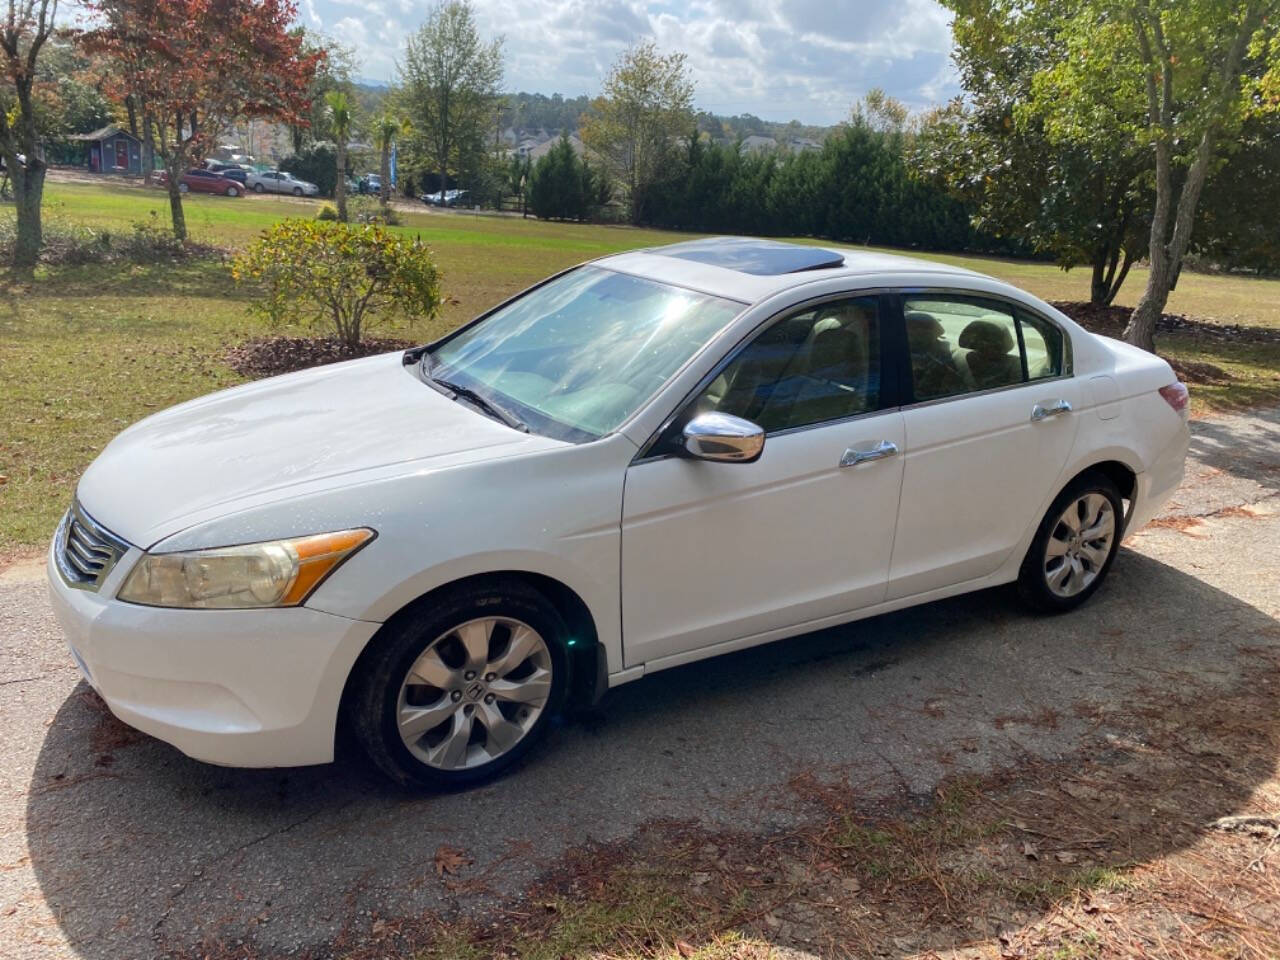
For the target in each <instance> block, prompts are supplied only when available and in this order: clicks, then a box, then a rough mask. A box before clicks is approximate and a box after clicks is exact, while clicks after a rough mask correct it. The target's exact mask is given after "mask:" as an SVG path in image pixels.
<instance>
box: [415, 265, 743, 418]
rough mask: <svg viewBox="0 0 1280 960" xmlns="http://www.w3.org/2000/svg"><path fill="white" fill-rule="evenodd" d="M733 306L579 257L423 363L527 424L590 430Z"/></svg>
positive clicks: (690, 351) (669, 370) (648, 389)
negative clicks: (584, 263) (578, 262)
mask: <svg viewBox="0 0 1280 960" xmlns="http://www.w3.org/2000/svg"><path fill="white" fill-rule="evenodd" d="M741 309H742V305H741V304H739V303H736V302H734V301H731V300H724V299H720V298H718V297H712V296H708V295H706V294H700V293H695V292H693V291H691V290H684V289H681V288H679V287H672V286H668V285H666V284H663V283H657V282H655V281H653V280H644V279H641V278H639V277H632V276H628V275H626V274H621V273H615V272H613V271H612V270H605V269H603V268H600V267H580V268H578V269H576V270H573V271H571V272H570V273H567V274H564V275H563V276H560V277H557V278H556V279H554V280H552V281H550V282H548V283H545V284H543V285H542V286H540V287H538V288H537V289H535V290H532V291H530V292H529V293H527V294H526V295H525V296H523V297H521V298H520V299H518V300H516V301H514V302H513V303H510V304H508V305H506V306H505V307H502V308H501V309H499V310H497V311H496V312H494V313H492V314H490V315H489V316H488V317H486V318H485V319H484V320H481V321H480V322H479V323H476V324H474V325H473V326H470V327H468V328H466V329H464V330H462V331H461V332H459V333H457V334H455V335H454V336H452V337H450V338H449V339H447V340H446V341H444V342H443V343H442V344H440V345H439V346H438V347H436V348H435V349H434V350H433V351H431V352H430V353H428V354H426V355H425V356H424V358H423V371H424V374H425V375H427V376H429V377H431V378H434V379H438V380H444V381H447V382H449V383H453V384H455V385H458V386H461V387H465V388H466V389H469V390H472V391H475V392H476V393H479V394H480V395H481V396H483V397H484V398H486V399H487V400H490V401H491V402H492V405H494V406H497V407H499V408H502V409H504V410H506V411H508V412H509V413H511V414H513V415H514V416H515V417H517V418H518V419H519V420H521V421H523V422H524V423H526V424H527V425H528V426H529V428H530V429H531V430H533V431H535V432H538V433H544V434H546V435H548V436H554V437H558V438H560V439H566V440H574V441H580V440H590V439H595V438H596V437H600V436H604V435H605V434H607V433H611V432H612V431H613V430H615V429H617V427H618V426H619V425H620V424H622V423H623V421H625V420H626V419H627V418H628V417H629V416H631V414H632V413H634V412H635V411H636V410H637V409H638V408H639V407H640V406H641V405H642V404H644V403H645V402H646V401H647V400H648V399H649V398H650V397H652V396H653V395H654V394H655V393H656V392H657V391H658V389H659V388H660V387H661V386H662V385H663V384H665V383H666V382H667V380H669V379H670V378H671V376H672V375H673V374H674V373H675V372H676V371H677V370H679V369H680V367H682V366H683V365H684V363H685V362H686V361H687V360H688V359H689V358H690V357H692V356H693V355H694V354H695V353H696V352H697V351H698V350H700V349H701V348H702V347H703V346H704V345H705V344H706V343H707V341H708V340H710V339H711V337H713V336H714V335H715V334H716V333H718V332H719V331H720V330H721V329H722V328H723V327H724V326H725V325H726V324H727V323H728V322H729V321H730V320H731V319H733V317H734V316H735V315H737V313H738V312H739V311H740V310H741Z"/></svg>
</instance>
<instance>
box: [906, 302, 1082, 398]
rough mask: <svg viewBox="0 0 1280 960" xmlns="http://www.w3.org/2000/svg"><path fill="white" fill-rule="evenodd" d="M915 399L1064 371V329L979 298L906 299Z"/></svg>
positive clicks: (1011, 383)
mask: <svg viewBox="0 0 1280 960" xmlns="http://www.w3.org/2000/svg"><path fill="white" fill-rule="evenodd" d="M902 307H903V310H902V312H903V320H904V322H905V324H906V332H907V349H908V350H909V352H910V356H911V379H912V386H913V390H914V395H915V399H916V400H917V401H922V400H937V399H940V398H943V397H952V396H957V395H959V394H963V393H975V392H980V391H983V390H996V389H1000V388H1001V387H1011V386H1016V385H1018V384H1021V383H1026V382H1027V381H1028V380H1038V379H1042V378H1044V377H1056V376H1059V375H1061V373H1062V371H1063V368H1064V360H1063V336H1062V332H1061V331H1060V330H1059V329H1058V328H1057V327H1055V326H1054V325H1053V324H1051V323H1049V322H1048V321H1045V320H1041V319H1040V318H1038V317H1033V316H1030V315H1028V314H1025V313H1023V312H1022V311H1017V315H1015V311H1014V309H1013V308H1012V307H1011V306H1009V305H1007V304H1003V303H999V302H995V301H990V300H985V299H982V298H979V297H965V296H958V295H955V296H953V295H948V294H922V295H919V296H910V297H904V298H903V303H902Z"/></svg>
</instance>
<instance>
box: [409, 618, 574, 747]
mask: <svg viewBox="0 0 1280 960" xmlns="http://www.w3.org/2000/svg"><path fill="white" fill-rule="evenodd" d="M551 671H552V661H551V651H550V650H549V649H548V648H547V643H546V641H545V640H544V639H543V638H542V635H541V634H539V633H538V632H537V631H536V630H534V629H533V628H532V627H531V626H529V625H528V624H527V623H523V622H522V621H520V620H515V619H512V618H509V617H484V618H481V619H477V620H469V621H467V622H466V623H462V624H459V625H458V626H457V627H454V628H453V629H451V630H449V631H448V632H447V633H444V634H442V635H441V636H439V637H437V638H436V639H435V640H433V641H432V642H431V644H430V645H428V646H427V648H426V649H425V650H424V651H423V652H422V654H421V655H420V656H419V657H418V658H417V660H415V661H414V662H413V665H412V666H411V667H410V668H409V671H408V673H407V674H406V676H405V678H404V681H403V682H402V683H401V685H400V695H399V697H398V699H397V703H396V726H397V728H398V729H399V732H400V739H401V740H402V741H403V742H404V745H405V746H406V747H407V748H408V749H409V752H410V753H412V754H413V755H414V756H415V757H416V758H417V759H419V760H421V761H422V762H423V763H425V764H427V765H428V766H431V767H435V768H436V769H440V770H464V769H467V768H471V767H477V766H480V765H483V764H486V763H490V762H491V761H493V760H496V759H498V758H499V757H501V756H502V755H503V754H505V753H507V752H508V751H509V750H511V748H512V747H514V746H515V745H516V744H517V743H519V742H520V741H521V740H522V739H524V737H525V735H526V734H527V733H528V732H529V731H530V730H531V729H532V728H533V726H534V724H535V723H537V720H538V717H539V716H541V714H542V711H543V709H544V708H545V707H546V705H547V700H548V698H549V697H550V695H551Z"/></svg>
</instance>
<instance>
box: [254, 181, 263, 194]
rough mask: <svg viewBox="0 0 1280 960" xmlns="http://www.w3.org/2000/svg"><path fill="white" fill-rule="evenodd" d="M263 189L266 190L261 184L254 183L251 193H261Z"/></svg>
mask: <svg viewBox="0 0 1280 960" xmlns="http://www.w3.org/2000/svg"><path fill="white" fill-rule="evenodd" d="M265 189H266V188H265V187H264V186H263V185H262V184H260V183H255V184H254V185H253V192H254V193H262V191H263V190H265Z"/></svg>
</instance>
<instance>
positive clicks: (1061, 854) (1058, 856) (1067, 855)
mask: <svg viewBox="0 0 1280 960" xmlns="http://www.w3.org/2000/svg"><path fill="white" fill-rule="evenodd" d="M1053 859H1055V860H1057V861H1058V862H1059V863H1075V862H1076V861H1077V860H1079V859H1080V858H1079V857H1077V856H1076V855H1075V854H1074V853H1072V852H1071V851H1070V850H1059V851H1058V852H1057V853H1055V854H1054V855H1053Z"/></svg>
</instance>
